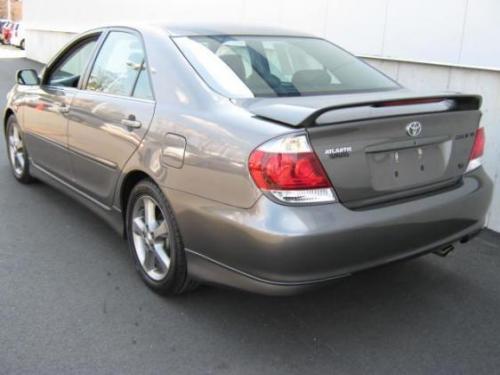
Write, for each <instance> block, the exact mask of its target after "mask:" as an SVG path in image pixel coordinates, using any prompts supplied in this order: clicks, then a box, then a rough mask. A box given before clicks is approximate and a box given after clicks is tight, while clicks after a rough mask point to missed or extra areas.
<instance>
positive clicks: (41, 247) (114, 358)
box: [0, 53, 500, 375]
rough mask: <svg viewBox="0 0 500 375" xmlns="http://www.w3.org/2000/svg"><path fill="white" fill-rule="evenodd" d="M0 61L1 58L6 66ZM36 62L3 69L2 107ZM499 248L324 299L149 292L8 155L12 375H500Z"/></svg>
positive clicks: (366, 278)
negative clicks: (18, 171)
mask: <svg viewBox="0 0 500 375" xmlns="http://www.w3.org/2000/svg"><path fill="white" fill-rule="evenodd" d="M0 56H1V53H0ZM31 66H34V67H37V65H36V64H34V63H32V62H30V61H28V60H25V59H1V58H0V105H1V106H2V108H3V106H4V105H5V93H6V92H7V90H8V89H9V87H10V86H11V85H12V84H13V80H14V73H15V71H16V70H17V69H20V68H22V67H31ZM499 369H500V235H499V234H496V233H493V232H491V231H485V232H483V233H482V234H481V235H480V236H479V237H477V238H476V239H474V240H473V241H471V242H470V243H468V244H466V245H463V246H460V247H458V248H457V250H456V251H454V252H452V253H451V254H450V255H449V256H448V257H446V258H441V257H437V256H435V255H429V256H425V257H422V258H419V259H415V260H412V261H409V262H404V263H399V264H395V265H391V266H387V267H383V268H379V269H376V270H371V271H367V272H364V273H360V274H358V275H355V276H352V277H350V278H346V279H343V280H341V281H339V282H338V283H336V284H334V285H332V286H331V287H328V288H326V289H321V290H318V291H315V292H312V293H308V294H304V295H299V296H295V297H281V298H272V297H262V296H258V295H252V294H247V293H243V292H238V291H233V290H228V289H222V288H215V287H202V288H201V289H200V290H198V291H196V292H194V293H192V294H189V295H187V296H183V297H177V298H171V299H168V298H164V297H160V296H158V295H156V294H154V293H153V292H151V291H150V290H148V289H147V288H146V287H145V286H144V285H143V283H142V282H141V280H140V279H139V277H138V275H136V272H135V270H134V268H133V265H132V261H131V258H130V256H129V254H128V250H127V246H126V243H125V241H124V240H122V239H120V238H119V237H118V236H117V235H116V234H115V233H114V232H113V231H112V230H111V229H110V228H108V226H107V225H106V224H105V223H104V222H103V221H101V220H100V219H98V218H97V217H96V216H94V215H93V214H92V213H91V212H90V211H88V210H86V209H85V208H83V207H82V206H80V205H79V204H77V203H75V202H74V201H72V200H71V199H70V198H68V197H66V196H65V195H63V194H62V193H59V192H58V191H56V190H54V189H52V188H51V187H49V186H47V185H44V184H42V183H36V184H33V185H30V186H23V185H20V184H18V183H17V182H16V181H15V180H14V178H13V177H12V176H11V173H10V170H9V166H8V163H7V158H6V152H5V145H4V142H1V145H0V374H141V375H142V374H384V375H387V374H494V373H499V371H500V370H499Z"/></svg>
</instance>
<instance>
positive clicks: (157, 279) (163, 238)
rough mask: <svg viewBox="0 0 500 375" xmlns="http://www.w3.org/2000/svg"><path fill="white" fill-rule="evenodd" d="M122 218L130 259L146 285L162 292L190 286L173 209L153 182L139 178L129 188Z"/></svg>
mask: <svg viewBox="0 0 500 375" xmlns="http://www.w3.org/2000/svg"><path fill="white" fill-rule="evenodd" d="M126 221H127V239H128V243H129V247H130V251H131V253H132V258H133V259H134V263H135V266H136V268H137V271H138V272H139V274H140V276H141V278H142V279H143V281H144V282H145V283H146V285H148V286H149V287H150V288H151V289H153V290H154V291H156V292H158V293H161V294H165V295H175V294H182V293H184V292H186V291H188V290H190V289H193V287H194V286H195V283H194V282H193V281H191V280H190V279H189V277H188V274H187V264H186V256H185V253H184V246H183V244H182V238H181V234H180V232H179V228H178V227H177V222H176V221H175V217H174V214H173V211H172V209H171V207H170V205H169V203H168V201H167V200H166V198H165V196H164V195H163V193H162V191H161V190H160V189H159V188H158V186H157V185H156V184H154V183H153V181H151V180H149V179H147V180H143V181H141V182H139V183H138V184H137V185H136V186H135V187H134V188H133V189H132V192H131V193H130V197H129V201H128V205H127V215H126Z"/></svg>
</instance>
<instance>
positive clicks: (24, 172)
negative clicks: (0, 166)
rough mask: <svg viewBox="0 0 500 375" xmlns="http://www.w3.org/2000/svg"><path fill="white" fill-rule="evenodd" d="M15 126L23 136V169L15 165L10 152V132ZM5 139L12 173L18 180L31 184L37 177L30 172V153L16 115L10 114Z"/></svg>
mask: <svg viewBox="0 0 500 375" xmlns="http://www.w3.org/2000/svg"><path fill="white" fill-rule="evenodd" d="M13 128H16V129H17V131H18V132H19V134H20V136H21V144H22V155H23V157H24V166H23V168H21V169H19V167H17V168H16V166H15V165H14V161H13V160H12V157H11V154H10V145H9V134H11V131H12V129H13ZM5 140H6V146H7V157H8V159H9V164H10V167H11V171H12V174H13V175H14V177H15V178H16V180H17V181H19V182H20V183H22V184H30V183H32V182H33V181H35V179H34V178H33V177H32V176H31V174H30V167H31V165H30V159H29V155H28V149H27V148H26V144H25V142H24V137H23V136H22V131H21V128H20V126H19V124H18V123H17V120H16V118H15V116H10V117H9V118H8V120H7V126H6V128H5Z"/></svg>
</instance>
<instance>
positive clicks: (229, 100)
mask: <svg viewBox="0 0 500 375" xmlns="http://www.w3.org/2000/svg"><path fill="white" fill-rule="evenodd" d="M16 80H17V83H16V85H15V86H14V87H13V89H12V90H11V91H10V92H9V94H8V102H7V107H6V110H5V114H4V117H3V120H4V121H3V123H4V126H5V137H6V141H7V145H8V147H7V149H8V157H9V160H10V165H11V167H12V172H13V175H14V177H15V178H16V179H17V180H18V181H19V182H21V183H29V182H31V181H33V180H34V179H37V180H41V181H44V182H46V183H48V184H51V185H53V186H55V187H57V188H59V189H61V190H63V191H64V192H65V193H67V194H69V195H71V196H72V197H74V198H75V199H76V200H78V201H79V202H80V203H82V204H84V205H85V206H87V207H89V208H90V209H91V210H93V211H94V212H95V213H96V214H97V215H99V216H101V217H102V218H103V219H104V221H106V222H107V223H109V224H110V225H111V226H112V227H113V228H115V229H116V231H117V232H118V233H119V234H120V235H122V236H124V238H126V239H127V241H128V246H129V248H130V250H131V254H132V258H133V261H134V264H135V267H136V268H137V270H138V273H139V274H140V276H141V277H142V279H143V280H144V281H145V283H146V284H147V285H148V286H149V287H151V288H152V289H154V290H155V291H157V292H160V293H163V294H168V295H174V294H181V293H183V292H186V291H188V290H191V289H193V288H194V287H195V286H196V285H198V284H199V283H212V284H219V285H226V286H231V287H235V288H239V289H243V290H248V291H253V292H259V293H265V294H291V293H295V292H299V291H303V290H307V289H309V288H313V287H317V286H321V285H327V284H328V283H329V282H331V281H332V280H334V279H337V278H340V277H344V276H348V275H351V274H353V273H355V272H358V271H361V270H364V269H367V268H371V267H375V266H379V265H382V264H386V263H390V262H394V261H398V260H403V259H407V258H412V257H415V256H419V255H423V254H427V253H431V252H434V253H438V254H441V255H444V254H446V253H447V252H448V251H450V250H451V249H452V248H453V246H454V245H455V244H456V243H457V242H464V241H467V240H469V239H470V238H471V237H472V236H474V235H475V234H477V233H478V232H479V231H480V230H481V229H482V228H483V226H484V224H485V215H486V212H487V210H488V206H489V203H490V199H491V195H492V182H491V180H490V179H489V178H488V176H487V175H486V174H485V172H484V170H483V168H482V166H481V156H482V154H483V148H484V142H485V138H484V137H485V135H484V130H483V128H482V127H480V126H479V123H480V118H481V112H480V106H481V97H479V96H476V95H468V94H461V93H455V92H413V91H411V90H408V89H406V88H404V87H402V86H401V85H400V84H398V83H397V82H395V81H394V80H392V79H391V78H389V77H387V76H385V75H384V74H383V73H381V72H379V71H378V70H376V69H374V68H373V67H371V66H369V65H368V64H366V63H365V62H363V61H362V60H360V59H358V58H356V57H354V56H353V55H351V54H350V53H348V52H346V51H345V50H343V49H342V48H340V47H338V46H336V45H335V44H332V43H331V42H329V41H327V40H325V39H322V38H318V37H315V36H311V35H307V34H304V33H302V32H293V31H288V30H282V29H274V28H265V27H253V28H252V27H241V26H231V25H217V26H211V25H194V26H193V25H171V26H167V25H162V24H151V25H140V26H131V25H123V26H121V25H117V26H112V27H103V28H97V29H93V30H90V31H88V32H85V33H83V34H81V35H79V36H77V37H76V38H75V39H74V40H73V41H71V42H70V43H69V44H67V45H66V46H65V47H63V49H62V50H61V51H60V52H59V53H58V54H57V55H56V56H55V57H54V58H53V59H52V60H51V61H50V62H49V63H48V64H47V65H46V66H45V67H44V69H43V70H42V71H41V72H36V71H34V70H22V71H19V72H18V73H17V77H16ZM387 272H389V271H387Z"/></svg>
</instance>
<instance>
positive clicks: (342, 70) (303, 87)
mask: <svg viewBox="0 0 500 375" xmlns="http://www.w3.org/2000/svg"><path fill="white" fill-rule="evenodd" d="M174 40H175V42H176V44H177V46H178V47H179V48H180V50H181V51H182V52H183V54H184V55H185V57H186V58H187V59H188V60H189V62H190V63H191V64H192V65H193V67H194V68H195V69H196V71H197V72H198V73H199V74H200V75H201V76H202V78H203V79H204V80H205V81H206V82H207V83H208V84H209V85H210V86H212V88H213V89H215V90H216V91H219V92H220V93H222V94H224V95H226V96H230V97H254V96H255V97H262V96H264V97H266V96H302V95H327V94H337V93H350V92H364V91H383V90H391V89H396V88H399V85H398V84H397V83H395V82H394V81H392V80H391V79H389V78H388V77H386V76H384V75H383V74H381V73H380V72H378V71H377V70H375V69H373V68H371V67H370V66H369V65H367V64H366V63H364V62H362V61H361V60H359V59H358V58H356V57H354V56H352V55H351V54H349V53H347V52H346V51H344V50H342V49H341V48H338V47H336V46H335V45H333V44H332V43H330V42H327V41H326V40H324V39H318V38H306V37H275V36H228V35H224V36H193V37H177V38H174Z"/></svg>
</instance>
